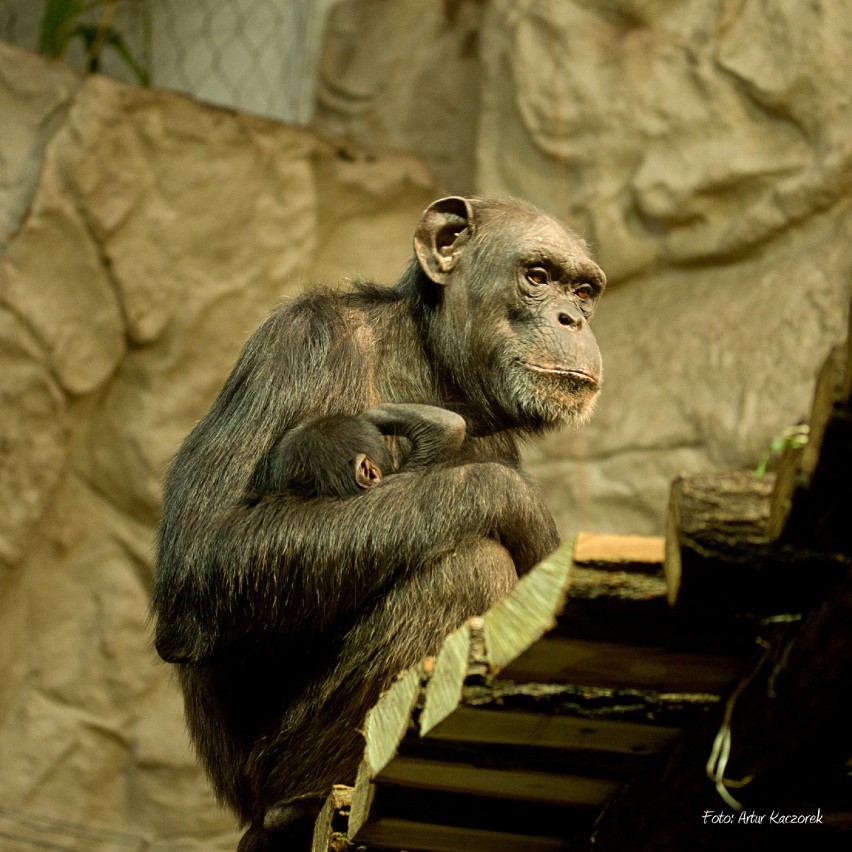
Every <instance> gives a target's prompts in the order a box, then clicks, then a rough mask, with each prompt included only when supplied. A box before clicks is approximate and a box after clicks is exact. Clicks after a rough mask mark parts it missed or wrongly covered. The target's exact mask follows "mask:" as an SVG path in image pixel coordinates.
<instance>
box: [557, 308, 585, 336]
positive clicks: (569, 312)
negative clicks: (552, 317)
mask: <svg viewBox="0 0 852 852" xmlns="http://www.w3.org/2000/svg"><path fill="white" fill-rule="evenodd" d="M558 320H559V324H560V325H564V326H565V327H566V328H571V329H574V330H575V331H579V330H580V328H582V326H583V314H582V313H581V312H580V311H579V310H577V309H572V308H568V309H563V310H561V311H559V316H558Z"/></svg>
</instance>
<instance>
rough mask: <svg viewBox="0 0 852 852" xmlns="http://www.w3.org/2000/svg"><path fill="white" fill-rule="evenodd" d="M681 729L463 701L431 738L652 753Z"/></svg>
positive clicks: (669, 742) (491, 743)
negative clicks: (493, 707)
mask: <svg viewBox="0 0 852 852" xmlns="http://www.w3.org/2000/svg"><path fill="white" fill-rule="evenodd" d="M680 730H681V729H680V728H672V727H666V726H663V725H650V724H640V723H638V722H623V721H619V720H609V719H589V718H587V717H583V716H546V715H543V714H539V713H530V712H518V711H509V712H503V711H500V710H488V709H483V708H480V707H464V706H462V707H459V708H458V709H457V710H456V711H455V712H454V713H453V714H452V715H451V716H449V717H448V718H447V719H445V720H444V721H443V722H441V724H440V725H438V726H437V727H435V728H434V729H432V730H431V731H430V732H429V734H428V736H427V739H430V740H451V741H454V742H459V743H482V744H488V745H494V746H496V745H523V746H532V747H536V748H542V747H544V748H550V749H569V750H570V749H578V750H583V751H597V752H612V751H614V752H622V753H624V754H653V753H655V752H658V751H661V750H662V749H664V748H666V747H667V746H668V745H670V744H671V743H672V742H673V740H674V738H675V737H676V736H677V734H678V733H679V732H680Z"/></svg>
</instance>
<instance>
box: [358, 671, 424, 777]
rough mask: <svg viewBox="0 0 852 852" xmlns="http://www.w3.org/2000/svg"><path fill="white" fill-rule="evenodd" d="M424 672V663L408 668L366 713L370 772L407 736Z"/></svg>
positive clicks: (384, 760) (382, 765) (366, 750)
mask: <svg viewBox="0 0 852 852" xmlns="http://www.w3.org/2000/svg"><path fill="white" fill-rule="evenodd" d="M422 672H423V669H422V666H415V667H413V668H411V669H409V670H408V671H407V672H406V673H405V674H404V675H403V676H402V677H401V678H400V679H399V680H398V681H397V682H396V683H395V684H394V685H393V686H392V687H391V688H390V689H389V690H388V691H387V692H385V693H384V695H382V697H381V698H380V699H379V701H378V703H377V704H376V705H375V706H374V707H373V708H372V709H371V710H370V712H369V713H368V714H367V719H366V722H365V725H364V737H365V739H366V742H367V745H366V748H365V750H364V758H365V760H366V762H367V766H368V768H369V771H370V774H371V775H375V774H376V773H377V772H378V771H379V770H380V769H382V768H383V767H384V766H385V765H386V764H387V763H388V761H389V760H391V759H392V758H393V756H394V753H395V752H396V749H397V747H398V746H399V744H400V742H402V738H403V736H405V731H406V729H407V728H408V722H409V719H410V718H411V711H412V710H413V709H414V705H415V703H416V701H417V699H418V697H419V696H420V680H421V677H422Z"/></svg>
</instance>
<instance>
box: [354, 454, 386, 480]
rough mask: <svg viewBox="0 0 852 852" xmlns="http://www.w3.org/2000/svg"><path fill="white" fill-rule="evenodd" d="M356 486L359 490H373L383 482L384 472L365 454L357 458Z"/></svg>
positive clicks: (355, 465)
mask: <svg viewBox="0 0 852 852" xmlns="http://www.w3.org/2000/svg"><path fill="white" fill-rule="evenodd" d="M354 467H355V484H356V485H357V486H358V487H359V488H372V487H373V486H374V485H378V484H379V483H380V482H381V481H382V472H381V470H379V468H378V465H376V464H375V463H374V462H373V460H372V459H371V458H370V457H369V456H368V455H365V454H364V453H358V455H357V456H355V464H354Z"/></svg>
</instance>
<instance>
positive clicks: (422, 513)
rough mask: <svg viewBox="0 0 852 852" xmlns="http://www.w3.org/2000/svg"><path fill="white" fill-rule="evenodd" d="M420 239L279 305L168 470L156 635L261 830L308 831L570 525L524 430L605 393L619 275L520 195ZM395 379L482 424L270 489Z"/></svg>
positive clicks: (462, 212) (434, 215) (193, 725)
mask: <svg viewBox="0 0 852 852" xmlns="http://www.w3.org/2000/svg"><path fill="white" fill-rule="evenodd" d="M414 249H415V257H414V259H413V260H412V263H411V264H410V266H409V267H408V269H407V270H406V272H405V273H404V274H403V276H402V278H401V279H400V280H399V282H398V283H397V284H396V285H395V286H394V287H393V288H383V287H377V286H375V285H372V284H367V283H361V284H357V285H355V286H354V288H353V289H352V290H351V291H350V292H346V293H339V294H338V293H332V292H326V291H315V292H312V293H308V294H307V295H304V296H302V297H301V298H299V299H297V300H296V301H294V302H291V303H289V304H285V305H283V306H281V307H280V308H278V309H277V310H276V311H275V312H274V313H273V314H272V315H271V316H270V318H269V319H268V320H267V321H266V322H265V323H264V324H263V325H262V326H261V327H260V329H258V331H257V332H255V334H254V335H253V336H252V337H251V339H250V340H249V341H248V343H247V345H246V347H245V349H244V351H243V353H242V354H241V356H240V358H239V360H238V362H237V364H236V366H235V368H234V370H233V372H232V374H231V376H230V377H229V378H228V380H227V381H226V383H225V386H224V388H223V389H222V391H221V393H220V394H219V397H218V398H217V400H216V401H215V402H214V403H213V406H212V408H211V409H210V411H209V412H208V414H207V415H206V416H205V417H204V419H203V420H201V421H200V422H199V424H198V425H197V426H196V427H195V429H194V430H193V431H192V433H191V434H190V435H189V437H188V438H187V439H186V441H185V442H184V445H183V447H182V448H181V450H180V452H179V453H178V455H177V457H176V459H175V461H174V463H173V465H172V468H171V471H170V473H169V476H168V479H167V482H166V488H165V505H164V515H163V522H162V525H161V528H160V534H159V546H158V566H157V578H156V584H155V588H154V596H153V609H154V612H155V613H156V615H157V626H156V646H157V650H158V651H159V653H160V655H161V656H162V657H163V659H165V660H167V661H169V662H173V663H176V664H178V674H179V678H180V682H181V686H182V688H183V692H184V699H185V705H186V716H187V722H188V726H189V731H190V734H191V736H192V739H193V740H194V742H195V745H196V747H197V749H198V752H199V754H200V757H201V760H202V761H203V763H204V765H205V767H206V769H207V771H208V773H209V775H210V777H211V779H212V781H213V784H214V787H215V789H216V791H217V793H218V795H219V796H220V798H221V799H223V800H224V801H225V802H226V803H228V804H229V805H230V806H231V807H232V808H233V809H234V810H235V811H236V813H237V814H238V815H239V817H240V819H241V820H242V821H243V822H248V823H250V826H251V827H250V830H249V831H248V833H247V834H246V836H245V837H244V839H243V842H242V844H241V848H242V849H250V848H251V849H261V848H264V849H274V848H287V849H296V848H298V846H297V845H296V840H295V839H294V838H295V837H296V835H297V833H298V827H299V826H300V825H301V826H304V824H305V823H306V822H308V821H309V817H310V815H311V814H313V813H314V812H315V807H316V802H318V801H320V800H321V799H322V798H323V797H324V796H325V795H326V793H327V792H328V790H329V788H330V786H331V784H332V782H344V781H347V780H351V779H352V777H353V775H354V772H355V769H356V766H357V764H358V761H359V758H360V756H361V752H362V742H361V740H360V738H359V735H358V733H357V731H358V728H359V727H360V726H361V725H362V724H363V719H364V715H365V712H366V711H367V709H368V708H369V707H370V706H371V705H372V704H373V703H374V702H375V701H376V699H377V698H378V696H379V693H380V692H381V691H382V690H383V689H385V688H387V686H388V685H389V684H390V683H391V682H392V681H393V679H394V677H395V676H396V675H397V673H398V672H400V671H401V670H403V669H405V668H406V667H408V666H410V665H412V664H414V663H415V662H417V661H418V660H419V659H421V658H422V657H423V656H424V655H427V654H430V653H433V652H434V651H435V650H436V649H437V647H438V646H439V643H440V641H441V640H442V638H443V637H444V636H445V635H446V634H447V633H449V632H450V631H451V630H453V629H454V628H455V627H457V626H458V625H459V624H461V623H462V622H463V621H464V620H465V619H466V618H468V617H469V616H471V615H474V614H478V613H482V612H483V611H485V610H486V609H488V607H489V606H490V605H491V604H492V603H494V602H495V601H496V600H497V599H499V598H500V597H501V596H502V595H503V594H505V593H506V592H507V591H508V590H509V588H510V587H511V586H512V584H513V583H514V581H515V580H516V578H517V576H518V575H519V574H522V573H523V572H525V571H527V570H528V569H529V568H530V567H532V565H534V564H535V563H536V562H537V561H538V560H540V559H541V558H543V557H544V556H546V555H547V554H548V553H549V552H551V551H552V550H553V548H554V547H555V546H556V545H557V544H558V536H557V533H556V529H555V525H554V522H553V518H552V517H551V515H550V513H549V511H548V510H547V508H546V507H545V505H544V503H543V502H542V499H541V497H540V496H539V493H538V491H537V490H536V489H535V488H534V487H533V486H532V485H531V484H530V483H529V482H528V481H527V479H526V478H525V477H524V476H523V475H522V474H521V473H520V471H519V469H518V449H517V440H518V438H521V437H523V436H524V435H531V434H537V433H541V432H543V431H544V430H546V429H549V428H552V427H555V426H557V425H558V424H560V423H562V422H565V421H579V420H581V419H582V418H583V417H585V416H586V415H587V414H588V412H589V410H590V408H591V405H592V402H593V400H594V398H595V397H596V395H597V393H598V387H599V383H600V379H601V361H600V354H599V351H598V347H597V344H596V342H595V338H594V336H593V334H592V332H591V330H590V328H589V320H590V318H591V316H592V314H593V312H594V309H595V306H596V305H597V302H598V298H599V296H600V294H601V291H602V290H603V288H604V283H605V279H604V275H603V273H602V272H601V270H600V269H599V268H598V266H597V265H596V264H595V263H594V262H593V261H592V260H591V259H590V258H589V256H588V254H587V253H586V248H585V245H584V244H583V242H582V241H581V240H580V239H579V238H578V237H577V236H575V235H574V234H573V233H571V232H570V231H568V230H566V229H565V228H564V227H563V226H562V225H561V224H559V223H558V222H556V221H555V220H553V219H551V218H549V217H548V216H546V215H544V214H543V213H541V212H540V211H538V210H536V209H535V208H533V207H532V206H530V205H528V204H526V203H524V202H520V201H513V200H505V201H486V200H482V199H477V198H459V197H451V198H445V199H442V200H440V201H436V202H435V203H434V204H432V205H431V206H429V207H428V208H427V209H426V210H425V211H424V213H423V216H422V218H421V220H420V222H419V224H418V226H417V229H416V232H415V235H414ZM382 402H396V403H420V404H429V405H434V406H439V407H442V408H446V409H449V410H452V411H455V412H457V413H458V414H460V415H461V416H462V417H463V418H464V420H465V422H466V435H465V437H464V443H463V444H462V446H461V448H460V449H459V450H458V452H456V453H455V454H454V455H453V454H451V457H450V458H449V459H448V460H446V461H441V462H436V463H435V464H432V465H429V466H427V467H425V468H424V469H422V470H420V471H418V472H416V473H414V472H401V473H399V474H397V475H394V476H392V477H389V478H388V479H387V481H386V482H384V483H383V485H382V487H381V488H371V489H369V490H367V491H365V492H364V493H363V494H362V495H361V496H359V497H358V498H356V499H352V498H348V497H343V498H317V499H313V500H305V499H303V498H300V497H298V496H297V495H294V494H288V493H286V492H283V493H263V488H262V486H263V484H264V481H265V480H268V477H269V464H270V459H271V458H272V457H273V456H274V452H275V448H276V446H277V445H278V442H279V441H280V439H281V436H282V435H285V434H286V433H287V431H288V430H290V429H292V428H294V427H296V426H297V425H298V424H300V423H303V422H304V421H306V420H308V419H310V418H313V417H317V416H319V415H326V414H359V413H361V412H364V411H365V410H366V409H369V408H371V407H373V406H377V405H378V404H380V403H382ZM258 495H260V496H258ZM264 820H265V825H264ZM284 838H288V839H286V840H285V839H284Z"/></svg>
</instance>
